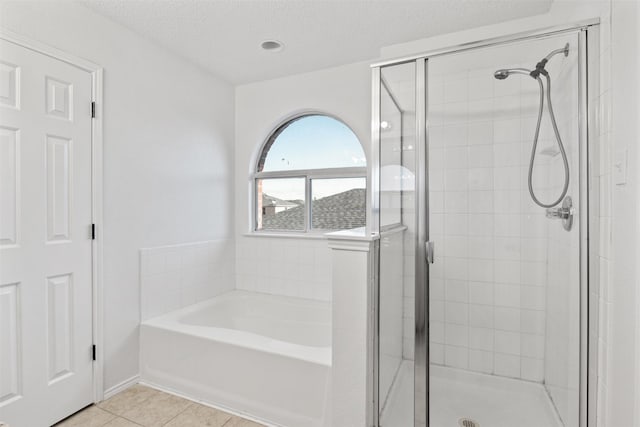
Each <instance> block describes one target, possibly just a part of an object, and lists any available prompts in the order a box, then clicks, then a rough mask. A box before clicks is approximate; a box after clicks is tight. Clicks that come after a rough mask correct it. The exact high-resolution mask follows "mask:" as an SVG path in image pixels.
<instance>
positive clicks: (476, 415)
mask: <svg viewBox="0 0 640 427" xmlns="http://www.w3.org/2000/svg"><path fill="white" fill-rule="evenodd" d="M430 387H431V390H430V391H431V393H430V395H431V402H430V404H431V405H430V407H431V426H430V427H458V425H459V424H458V420H459V419H460V418H471V419H473V420H475V421H476V422H477V423H478V424H479V425H480V426H481V427H513V426H518V427H541V426H544V427H562V422H561V421H560V419H559V418H558V416H557V413H556V411H555V409H554V407H553V404H552V403H551V401H550V399H549V397H548V394H547V392H546V391H545V389H544V387H543V386H542V384H537V383H532V382H528V381H520V380H512V379H508V378H502V377H498V376H494V375H484V374H476V373H473V372H467V371H462V370H457V369H451V368H443V367H438V366H432V367H431V385H430ZM381 425H382V427H413V362H410V361H404V362H403V363H402V365H401V366H400V370H399V372H398V375H397V377H396V381H395V383H394V385H393V387H392V389H391V394H390V396H389V398H388V400H387V404H386V406H385V408H384V410H383V414H382V419H381Z"/></svg>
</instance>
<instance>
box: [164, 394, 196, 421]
mask: <svg viewBox="0 0 640 427" xmlns="http://www.w3.org/2000/svg"><path fill="white" fill-rule="evenodd" d="M181 399H182V398H181ZM183 400H187V399H183ZM187 402H189V401H188V400H187ZM193 405H194V402H189V404H188V405H187V406H186V407H185V408H184V409H183V410H182V411H180V412H178V413H177V414H176V415H174V416H173V417H172V418H171V419H169V420H167V422H166V423H164V424H162V425H163V426H166V425H167V424H169V423H170V422H171V421H173V420H174V419H176V418H177V417H178V415H180V414H182V413H184V412H186V411H187V409H189V408H191V407H192V406H193Z"/></svg>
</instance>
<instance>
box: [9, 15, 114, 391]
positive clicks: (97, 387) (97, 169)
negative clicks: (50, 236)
mask: <svg viewBox="0 0 640 427" xmlns="http://www.w3.org/2000/svg"><path fill="white" fill-rule="evenodd" d="M0 39H1V40H5V41H7V42H9V43H13V44H15V45H18V46H21V47H23V48H26V49H29V50H31V51H34V52H37V53H40V54H43V55H46V56H49V57H51V58H53V59H57V60H59V61H62V62H66V63H67V64H70V65H73V66H74V67H77V68H79V69H81V70H83V71H86V72H88V73H89V74H90V75H91V100H88V102H93V103H94V105H95V110H94V111H95V114H94V115H95V117H93V118H92V120H91V219H92V223H93V224H95V238H94V239H93V241H92V242H91V277H92V279H91V282H92V283H91V289H92V303H91V306H92V323H93V324H92V335H93V344H94V345H95V346H96V353H95V359H96V360H94V361H93V401H94V402H99V401H101V400H103V398H104V300H103V284H104V271H103V266H104V264H103V259H102V258H103V230H102V226H103V179H104V176H103V174H104V170H103V112H104V104H103V102H104V101H103V75H104V69H103V68H102V67H101V66H100V65H98V64H96V63H94V62H91V61H88V60H86V59H84V58H80V57H78V56H75V55H72V54H70V53H68V52H65V51H63V50H60V49H58V48H56V47H53V46H50V45H47V44H45V43H42V42H39V41H37V40H34V39H32V38H30V37H26V36H23V35H21V34H18V33H15V32H13V31H10V30H7V29H4V28H0ZM87 108H91V105H90V104H88V105H87Z"/></svg>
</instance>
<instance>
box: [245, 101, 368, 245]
mask: <svg viewBox="0 0 640 427" xmlns="http://www.w3.org/2000/svg"><path fill="white" fill-rule="evenodd" d="M310 116H324V117H329V118H331V119H334V120H337V121H339V122H340V123H342V124H343V125H345V126H346V127H347V128H349V130H351V132H352V133H353V135H354V136H355V137H356V139H357V141H358V143H359V144H360V146H361V148H362V152H363V154H364V156H365V161H366V160H367V159H366V152H365V151H364V147H363V146H362V143H361V142H360V138H358V135H356V133H355V132H354V131H353V129H352V128H351V127H350V126H349V125H347V124H346V123H345V122H344V121H342V120H341V119H339V118H337V117H336V116H333V115H331V114H327V113H322V112H315V111H314V112H305V113H302V114H297V115H295V116H291V117H289V118H287V119H286V120H284V121H282V122H281V123H280V124H279V125H278V126H276V127H275V128H274V129H273V130H272V131H271V132H270V133H269V136H268V137H267V138H266V140H265V141H264V142H263V143H262V145H261V146H260V150H259V151H258V154H257V158H256V161H255V163H254V167H253V173H252V174H251V175H250V177H249V179H250V181H251V183H250V186H251V217H250V224H251V226H250V227H251V230H250V233H251V234H254V235H261V234H262V235H294V236H314V235H321V234H324V233H327V232H331V231H337V230H329V229H317V228H315V229H314V228H312V218H311V215H312V209H313V203H312V202H313V200H312V199H311V197H312V194H311V191H312V189H311V181H312V180H314V179H340V178H364V180H365V189H366V188H368V187H369V182H368V181H369V180H368V176H367V167H366V166H364V167H362V166H354V167H341V168H321V169H297V170H284V171H267V172H258V166H259V165H260V161H261V159H262V158H263V156H264V150H265V149H266V150H269V149H270V148H271V146H272V145H273V143H274V142H275V139H277V137H278V136H279V135H280V133H281V132H282V131H283V130H284V129H286V128H287V126H289V125H290V124H291V123H293V122H295V121H297V120H300V119H304V118H305V117H310ZM267 155H268V151H267ZM264 158H265V159H266V156H265V157H264ZM278 178H304V180H305V181H304V197H305V209H304V230H264V229H262V230H259V229H258V184H257V182H258V180H259V179H278ZM367 202H368V200H366V197H365V203H367ZM366 217H367V208H366V206H365V223H366Z"/></svg>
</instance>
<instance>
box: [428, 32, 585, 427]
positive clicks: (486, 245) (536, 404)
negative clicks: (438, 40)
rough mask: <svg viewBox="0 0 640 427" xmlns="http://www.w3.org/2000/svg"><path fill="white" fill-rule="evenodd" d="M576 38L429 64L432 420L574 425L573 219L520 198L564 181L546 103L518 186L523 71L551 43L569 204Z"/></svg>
mask: <svg viewBox="0 0 640 427" xmlns="http://www.w3.org/2000/svg"><path fill="white" fill-rule="evenodd" d="M567 45H568V51H567V56H565V55H564V52H563V51H562V49H563V48H564V47H565V46H567ZM578 45H579V41H578V37H577V34H576V33H570V34H563V35H560V36H553V37H545V38H539V39H536V40H530V41H525V42H518V43H510V44H503V45H499V46H495V47H490V48H482V49H475V50H469V51H465V52H460V53H452V54H447V55H441V56H437V57H433V58H431V59H429V61H428V63H429V67H428V69H429V72H428V78H427V81H428V91H427V93H428V96H427V121H428V159H429V165H428V182H429V218H428V220H429V232H430V235H429V238H430V240H432V241H433V242H434V243H435V248H436V251H435V253H436V258H435V262H434V264H432V266H431V268H430V277H429V287H430V300H429V314H430V315H429V325H430V327H429V330H430V343H429V355H430V369H429V387H430V398H429V399H430V400H429V408H430V409H429V413H430V426H432V427H445V426H457V425H461V426H465V427H467V426H469V427H473V426H494V427H495V426H505V427H507V426H515V425H517V426H531V427H540V426H545V427H563V426H566V427H577V426H578V422H579V402H580V399H579V384H580V381H579V380H580V371H579V366H580V221H579V218H578V216H577V215H574V217H573V220H574V222H573V227H572V228H571V229H570V230H566V229H564V228H563V223H562V221H561V220H560V219H555V218H551V219H550V218H547V217H546V214H547V209H546V208H545V207H541V206H538V205H536V204H535V203H534V202H533V199H532V196H531V193H533V194H534V195H536V197H537V198H538V199H540V200H541V201H542V202H545V203H550V202H552V201H553V200H555V199H557V198H558V197H560V195H561V194H562V191H563V186H564V181H565V167H564V164H563V155H562V152H561V149H560V147H559V146H558V143H557V138H556V135H555V132H554V129H553V126H552V124H551V123H552V122H551V120H550V111H549V103H548V100H547V99H545V103H544V109H543V111H542V120H541V127H540V130H539V132H538V133H539V138H538V140H539V141H538V145H537V148H536V150H535V152H536V156H535V161H534V167H533V171H532V176H531V183H530V184H529V182H528V176H529V167H530V158H531V151H532V148H533V141H534V137H535V135H536V124H537V121H538V113H539V106H540V86H539V83H538V81H537V80H536V79H534V78H532V76H531V75H530V74H529V71H530V70H533V69H535V66H536V63H538V62H540V61H541V59H542V58H544V57H545V56H547V55H548V54H549V53H550V52H553V51H556V50H560V51H562V52H559V54H556V55H554V56H553V57H551V58H550V59H549V61H548V62H547V64H546V71H547V72H548V74H549V78H550V81H551V97H552V100H553V102H554V103H553V107H554V108H553V110H554V113H555V118H556V119H557V124H558V131H559V136H560V139H561V140H562V141H563V143H564V148H565V150H566V155H567V160H568V167H569V174H568V175H569V187H568V192H567V195H568V196H570V197H571V198H572V201H573V206H575V207H577V206H579V205H580V203H581V197H580V173H579V172H580V166H579V164H580V163H579V160H580V146H579V144H578V142H579V134H578V130H579V123H578V116H579V114H578V112H579V109H578V107H579V96H578V94H579V81H580V79H579V78H578V75H579V67H578V64H579V61H578V57H579V55H578V52H579V49H578ZM525 70H526V71H525ZM540 79H541V82H542V83H541V84H544V87H545V90H546V87H547V84H548V82H547V79H546V78H545V76H544V74H541V75H540ZM529 186H531V191H530V189H529ZM557 212H558V211H557V207H556V209H554V210H552V211H549V214H553V213H557Z"/></svg>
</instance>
